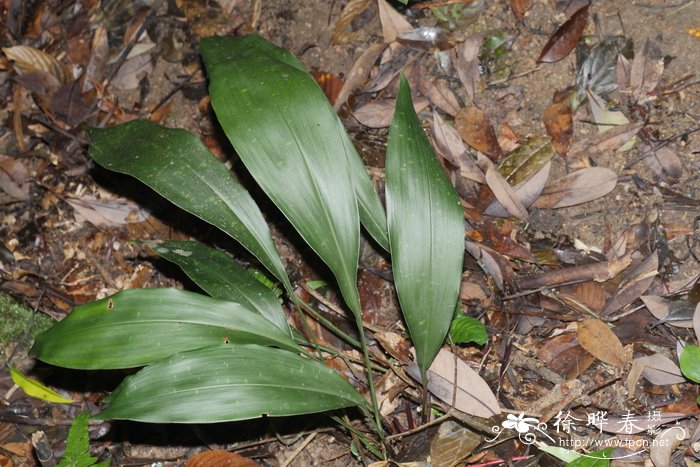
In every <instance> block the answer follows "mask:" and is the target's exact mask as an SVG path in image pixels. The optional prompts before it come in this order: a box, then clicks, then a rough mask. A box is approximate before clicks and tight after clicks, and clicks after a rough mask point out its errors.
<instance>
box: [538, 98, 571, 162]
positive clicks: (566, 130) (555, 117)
mask: <svg viewBox="0 0 700 467" xmlns="http://www.w3.org/2000/svg"><path fill="white" fill-rule="evenodd" d="M543 120H544V127H545V128H546V129H547V134H548V135H549V137H550V138H551V139H552V144H554V149H556V150H557V152H558V153H559V154H561V155H562V156H565V155H566V152H567V151H568V149H569V145H570V144H571V139H572V138H573V136H574V119H573V116H572V114H571V107H569V106H568V105H567V104H565V103H564V102H554V103H553V104H550V105H549V106H548V107H547V108H546V109H545V111H544V116H543Z"/></svg>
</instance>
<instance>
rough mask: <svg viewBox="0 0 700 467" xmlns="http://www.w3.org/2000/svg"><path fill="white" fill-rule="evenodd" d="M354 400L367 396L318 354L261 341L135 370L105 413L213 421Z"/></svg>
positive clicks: (195, 353) (361, 400)
mask: <svg viewBox="0 0 700 467" xmlns="http://www.w3.org/2000/svg"><path fill="white" fill-rule="evenodd" d="M353 405H357V406H360V407H362V408H366V405H367V403H366V402H365V399H364V398H363V397H362V396H361V395H360V394H359V393H358V392H357V391H356V390H355V389H354V388H353V387H352V385H350V383H348V382H347V381H345V380H344V379H343V378H341V377H340V375H338V373H336V372H335V371H333V370H331V369H330V368H328V367H326V366H325V365H323V364H321V363H319V362H318V361H316V360H311V359H308V358H304V357H301V356H299V355H297V354H293V353H291V352H286V351H283V350H279V349H272V348H267V347H261V346H257V345H240V346H234V345H221V346H215V347H208V348H205V349H199V350H194V351H191V352H185V353H181V354H177V355H173V356H172V357H170V358H168V359H167V360H164V361H161V362H158V363H155V364H153V365H151V366H149V367H147V368H144V369H142V370H141V371H139V372H138V373H137V374H135V375H133V376H130V377H129V378H127V379H126V380H124V382H123V383H122V384H121V385H120V386H119V387H118V388H117V389H116V390H115V392H114V393H112V395H111V396H110V398H109V408H107V410H105V411H104V412H102V413H101V414H100V416H99V417H100V418H102V419H129V420H139V421H145V422H161V423H212V422H225V421H234V420H245V419H250V418H257V417H261V416H262V415H269V416H286V415H299V414H305V413H314V412H322V411H326V410H333V409H338V408H341V407H349V406H353Z"/></svg>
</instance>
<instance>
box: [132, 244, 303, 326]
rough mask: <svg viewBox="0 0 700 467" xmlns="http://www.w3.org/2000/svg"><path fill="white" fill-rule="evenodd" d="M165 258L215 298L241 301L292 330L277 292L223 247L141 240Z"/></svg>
mask: <svg viewBox="0 0 700 467" xmlns="http://www.w3.org/2000/svg"><path fill="white" fill-rule="evenodd" d="M141 244H143V245H146V246H148V247H149V248H151V249H152V250H153V251H155V252H156V253H158V254H159V255H160V256H161V257H162V258H164V259H166V260H168V261H170V262H172V263H175V264H177V265H178V266H180V267H181V268H182V270H183V271H184V272H185V274H187V276H188V277H189V278H190V279H192V280H193V281H194V283H195V284H197V285H198V286H200V287H201V288H202V290H204V291H205V292H206V293H208V294H209V295H211V296H212V297H214V298H218V299H221V300H228V301H231V302H236V303H240V304H241V305H243V306H244V307H246V308H248V309H249V310H252V311H257V312H258V313H260V314H261V315H262V316H263V317H265V318H267V319H268V320H269V321H270V322H272V323H273V324H274V325H275V326H277V327H278V328H280V329H282V330H283V331H285V332H286V333H290V332H291V331H290V330H289V324H287V318H286V317H285V315H284V311H283V310H282V306H281V305H280V302H279V300H278V299H277V297H276V296H275V294H274V292H273V291H272V290H270V289H269V288H268V287H265V285H263V284H262V283H261V282H260V281H259V280H257V279H256V278H254V277H253V276H252V275H251V274H249V273H248V271H246V270H245V269H243V268H242V267H241V266H240V265H239V264H238V263H237V262H236V261H235V260H234V259H233V258H231V257H230V256H229V255H227V254H226V253H224V252H223V251H219V250H216V249H214V248H209V247H208V246H206V245H203V244H201V243H199V242H195V241H183V240H168V241H157V242H141Z"/></svg>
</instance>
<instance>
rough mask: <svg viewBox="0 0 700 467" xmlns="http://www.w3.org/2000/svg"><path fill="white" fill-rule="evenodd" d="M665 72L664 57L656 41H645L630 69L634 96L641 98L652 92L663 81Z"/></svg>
mask: <svg viewBox="0 0 700 467" xmlns="http://www.w3.org/2000/svg"><path fill="white" fill-rule="evenodd" d="M663 72H664V57H663V55H662V54H661V50H660V49H659V46H658V45H656V42H654V41H651V40H649V39H647V40H646V42H644V46H643V47H642V51H641V53H637V55H635V57H634V60H633V61H632V68H631V70H630V88H631V89H632V96H633V97H634V98H635V99H637V100H639V99H642V98H644V97H646V96H648V95H649V94H651V92H652V91H654V89H656V86H657V85H658V84H659V81H661V75H662V74H663Z"/></svg>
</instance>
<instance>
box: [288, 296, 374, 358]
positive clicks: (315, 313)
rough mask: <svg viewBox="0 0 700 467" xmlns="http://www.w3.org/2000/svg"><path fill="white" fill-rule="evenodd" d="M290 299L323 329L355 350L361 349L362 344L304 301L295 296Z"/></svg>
mask: <svg viewBox="0 0 700 467" xmlns="http://www.w3.org/2000/svg"><path fill="white" fill-rule="evenodd" d="M292 297H294V298H293V300H294V301H295V302H296V303H298V304H299V305H300V306H301V307H302V308H303V309H304V310H306V312H307V313H309V314H310V315H311V316H313V317H314V319H316V320H318V321H319V322H320V323H321V324H323V325H324V326H325V327H327V328H328V329H330V330H331V332H333V333H334V334H335V335H337V336H338V337H340V338H341V339H343V340H344V341H345V342H347V343H348V344H350V345H352V346H353V347H356V348H358V349H359V348H362V344H361V343H360V342H359V341H358V340H357V339H355V338H353V337H352V336H350V335H349V334H348V333H346V332H345V331H343V330H342V329H340V328H339V327H338V326H336V325H335V324H333V323H331V322H330V321H329V320H328V319H327V318H325V317H324V316H323V315H321V314H320V313H319V312H318V311H316V310H315V309H314V308H313V307H312V306H311V305H309V304H307V303H306V302H305V301H303V300H302V299H300V298H299V297H297V296H296V295H293V296H292Z"/></svg>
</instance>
